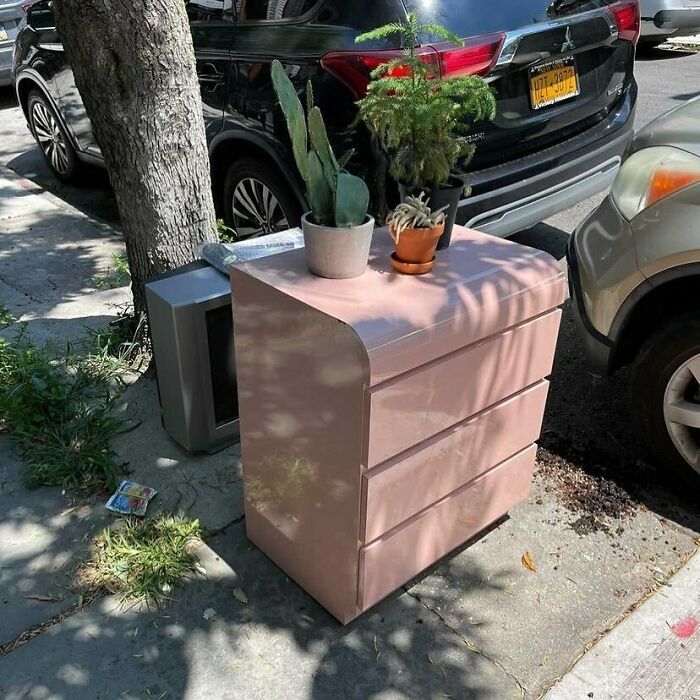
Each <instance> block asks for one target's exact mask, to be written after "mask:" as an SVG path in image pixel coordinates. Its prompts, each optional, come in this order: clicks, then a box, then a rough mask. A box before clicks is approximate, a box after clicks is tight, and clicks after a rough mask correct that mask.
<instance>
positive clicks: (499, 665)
mask: <svg viewBox="0 0 700 700" xmlns="http://www.w3.org/2000/svg"><path fill="white" fill-rule="evenodd" d="M403 590H404V591H405V592H406V593H407V594H408V595H409V596H411V598H413V599H414V600H417V601H418V602H419V603H420V604H421V605H422V606H423V607H424V608H425V609H426V610H427V611H428V612H430V613H432V614H433V615H435V617H437V618H438V620H440V622H442V624H443V625H444V626H445V627H446V628H447V629H448V630H449V631H450V632H452V634H454V635H455V636H456V637H457V638H458V639H459V640H460V641H461V642H462V643H463V644H464V645H465V646H466V647H467V649H469V651H471V652H472V653H474V654H479V656H482V657H483V658H484V659H486V660H487V661H488V662H489V663H491V664H492V665H493V666H495V667H496V668H497V669H498V670H499V671H500V672H501V673H503V674H504V675H505V676H506V677H507V678H508V679H509V680H510V681H511V683H513V685H514V686H515V687H516V688H517V690H518V692H519V693H520V697H521V698H524V697H525V694H526V693H527V687H526V686H525V685H524V684H523V683H522V682H521V681H520V680H519V679H518V678H517V677H516V676H515V675H514V674H512V673H511V672H510V671H509V670H508V669H507V668H506V667H505V666H504V665H503V664H502V663H501V662H500V661H498V660H497V659H494V658H493V657H492V656H489V655H488V654H487V653H486V652H484V651H483V650H482V649H479V648H478V647H477V646H476V645H475V644H474V643H473V642H472V641H470V640H469V639H467V638H466V637H464V636H463V635H462V634H461V633H460V632H459V630H457V629H455V628H454V627H453V626H452V625H450V623H449V622H448V621H447V620H446V619H445V618H444V617H443V616H442V615H441V614H440V613H439V612H438V611H437V610H433V608H431V607H430V606H429V605H428V604H427V603H426V602H425V601H424V600H423V599H422V598H421V597H420V596H419V595H417V594H415V593H412V592H411V591H410V590H409V589H408V588H406V587H405V586H404V587H403Z"/></svg>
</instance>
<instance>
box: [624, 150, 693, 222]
mask: <svg viewBox="0 0 700 700" xmlns="http://www.w3.org/2000/svg"><path fill="white" fill-rule="evenodd" d="M697 182H700V158H698V157H697V156H694V155H693V154H692V153H688V151H682V150H680V149H679V148H673V147H671V146H655V147H653V148H645V149H644V150H642V151H638V152H637V153H635V154H633V155H631V156H630V157H629V158H628V159H627V160H626V161H625V163H624V164H623V165H622V167H621V168H620V171H619V172H618V174H617V177H616V178H615V182H613V186H612V190H611V196H612V198H613V201H614V202H615V204H616V205H617V207H618V209H619V210H620V212H621V213H622V215H623V216H624V217H625V218H626V219H633V218H634V217H635V216H637V214H639V213H640V212H642V211H644V210H645V209H647V208H648V207H650V206H651V205H652V204H655V203H656V202H658V201H660V200H662V199H664V198H665V197H668V196H669V195H671V194H673V193H674V192H677V191H678V190H680V189H683V188H684V187H688V186H690V185H693V184H695V183H697Z"/></svg>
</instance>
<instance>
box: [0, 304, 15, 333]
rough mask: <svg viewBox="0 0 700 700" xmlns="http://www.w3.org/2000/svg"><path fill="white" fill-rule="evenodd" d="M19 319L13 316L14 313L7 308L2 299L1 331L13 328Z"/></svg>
mask: <svg viewBox="0 0 700 700" xmlns="http://www.w3.org/2000/svg"><path fill="white" fill-rule="evenodd" d="M16 320H17V319H16V318H15V317H14V316H13V315H12V312H11V311H10V310H9V309H8V308H7V307H6V306H5V303H4V302H3V301H2V300H1V299H0V329H3V328H7V327H8V326H11V325H12V324H13V323H14V322H15V321H16Z"/></svg>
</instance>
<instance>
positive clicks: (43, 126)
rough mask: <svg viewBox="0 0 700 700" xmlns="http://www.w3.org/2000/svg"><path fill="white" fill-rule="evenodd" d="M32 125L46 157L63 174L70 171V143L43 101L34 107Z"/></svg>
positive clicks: (36, 103)
mask: <svg viewBox="0 0 700 700" xmlns="http://www.w3.org/2000/svg"><path fill="white" fill-rule="evenodd" d="M32 125H33V126H34V134H35V135H36V139H37V141H38V142H39V147H40V148H41V150H42V152H43V154H44V155H45V156H46V159H47V160H48V161H49V163H50V164H51V167H53V168H54V170H56V171H57V172H58V173H60V174H61V175H65V174H67V172H68V145H67V144H66V141H65V139H64V138H63V134H62V133H61V129H60V128H59V126H58V122H57V121H56V118H55V117H54V116H53V114H52V113H51V111H50V110H49V109H48V108H47V107H46V106H45V105H43V104H42V103H41V102H35V103H34V105H33V107H32Z"/></svg>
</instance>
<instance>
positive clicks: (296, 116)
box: [272, 60, 369, 227]
mask: <svg viewBox="0 0 700 700" xmlns="http://www.w3.org/2000/svg"><path fill="white" fill-rule="evenodd" d="M272 84H273V85H274V88H275V92H276V93H277V98H278V99H279V102H280V106H281V107H282V112H283V113H284V118H285V120H286V122H287V130H288V131H289V138H290V140H291V142H292V150H293V152H294V160H295V162H296V165H297V169H298V170H299V174H300V175H301V177H302V179H303V180H304V182H305V183H306V194H307V195H308V199H309V204H310V205H311V211H312V213H313V216H314V219H315V221H316V223H318V224H323V225H325V226H335V227H345V226H359V225H360V224H362V223H364V221H365V219H366V218H367V208H368V206H369V190H368V189H367V185H366V184H365V183H364V182H363V181H362V180H361V179H360V178H359V177H356V176H355V175H351V174H350V173H349V172H347V171H346V170H345V169H344V168H343V164H341V163H339V162H338V160H337V159H336V157H335V155H334V153H333V149H332V148H331V145H330V143H329V141H328V134H327V132H326V125H325V123H324V121H323V115H322V114H321V110H320V109H319V108H318V107H316V106H314V103H313V102H314V100H313V92H312V90H311V83H307V86H306V102H307V109H306V115H305V114H304V108H303V107H302V104H301V101H300V100H299V97H298V96H297V93H296V90H295V89H294V85H293V84H292V81H291V80H290V79H289V77H288V76H287V74H286V73H285V71H284V68H283V67H282V64H281V63H280V62H279V61H277V60H275V61H273V62H272ZM345 160H346V158H343V161H345Z"/></svg>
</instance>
